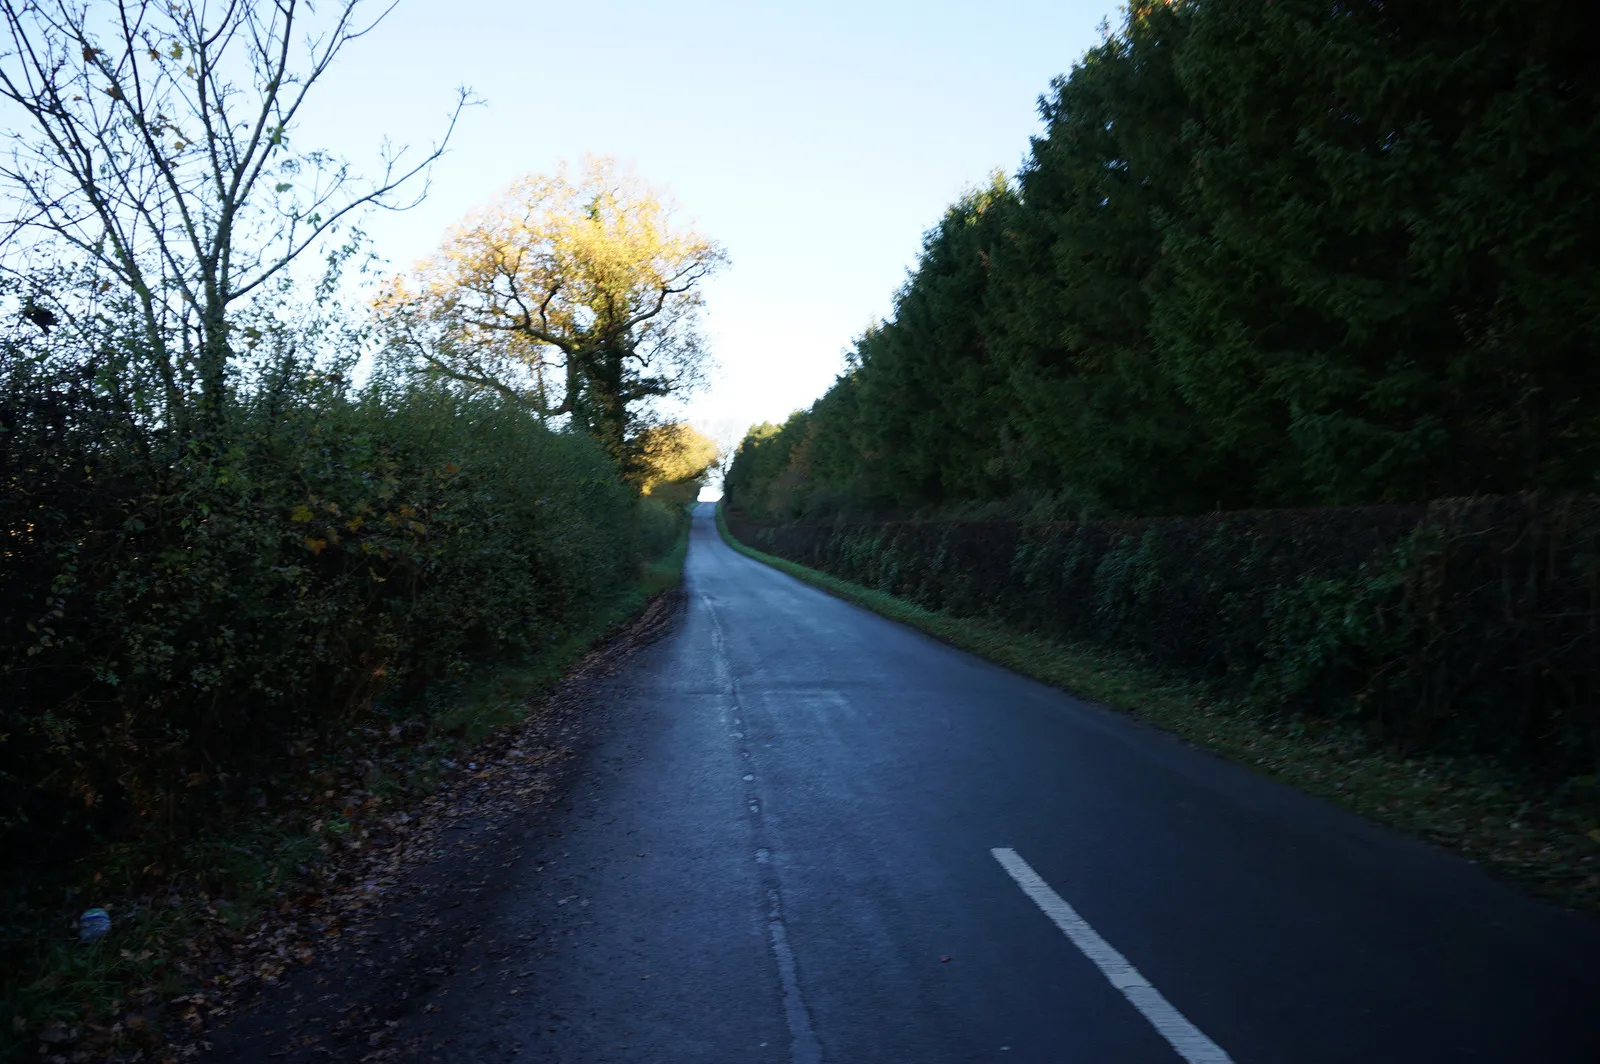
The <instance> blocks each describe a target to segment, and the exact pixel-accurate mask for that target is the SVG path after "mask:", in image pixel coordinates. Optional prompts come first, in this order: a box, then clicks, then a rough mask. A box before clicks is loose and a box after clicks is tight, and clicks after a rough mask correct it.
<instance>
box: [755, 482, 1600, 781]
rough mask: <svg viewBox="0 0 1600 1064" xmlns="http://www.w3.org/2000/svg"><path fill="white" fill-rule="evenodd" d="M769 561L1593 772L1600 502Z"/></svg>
mask: <svg viewBox="0 0 1600 1064" xmlns="http://www.w3.org/2000/svg"><path fill="white" fill-rule="evenodd" d="M727 518H728V524H729V529H730V531H731V532H732V533H733V534H734V535H735V536H736V537H737V538H739V539H741V540H743V541H745V542H747V543H751V544H754V545H757V546H759V547H760V548H761V549H762V550H765V551H768V552H770V553H773V554H777V555H780V556H782V557H785V558H789V559H791V560H793V561H797V562H800V563H802V564H804V565H809V566H812V567H814V568H817V569H821V570H823V571H825V572H828V573H831V574H833V575H835V576H838V577H842V578H844V579H846V580H850V581H853V582H855V583H858V584H863V585H865V586H868V587H873V588H877V589H879V590H882V591H887V592H889V593H891V594H894V595H898V596H900V597H903V598H906V599H909V600H911V601H913V602H916V603H917V604H919V605H922V606H926V607H928V608H931V609H942V610H946V611H948V612H950V613H952V614H954V615H958V616H974V617H982V618H985V619H988V620H992V621H995V622H998V623H1001V624H1004V625H1006V626H1008V627H1010V628H1012V629H1013V630H1016V631H1021V632H1027V633H1036V634H1040V635H1044V636H1049V637H1053V638H1059V639H1071V640H1086V641H1093V642H1099V643H1103V644H1107V645H1111V646H1115V647H1119V648H1122V649H1125V650H1131V651H1134V652H1137V653H1138V654H1140V655H1141V656H1143V657H1144V658H1146V659H1148V660H1150V661H1152V662H1154V663H1157V664H1160V665H1163V666H1167V667H1171V668H1175V669H1179V670H1183V671H1186V672H1188V673H1191V674H1194V675H1197V676H1201V677H1205V678H1209V679H1211V680H1213V681H1215V682H1217V683H1219V684H1221V685H1222V686H1223V687H1224V688H1225V689H1227V690H1231V691H1234V692H1236V693H1239V694H1247V695H1249V696H1250V697H1251V698H1252V699H1253V700H1254V701H1255V702H1256V703H1257V704H1258V705H1259V706H1261V707H1263V708H1264V709H1267V710H1268V711H1269V712H1278V713H1286V714H1287V713H1296V712H1304V713H1311V714H1317V715H1322V716H1324V717H1332V716H1336V715H1338V716H1346V717H1349V718H1351V719H1353V720H1356V721H1359V722H1361V723H1362V724H1363V725H1364V726H1365V727H1367V728H1368V729H1369V730H1370V731H1371V733H1372V734H1373V735H1374V736H1375V737H1378V738H1380V739H1384V740H1387V741H1394V742H1398V743H1401V744H1404V745H1406V746H1408V747H1411V748H1415V749H1419V750H1420V749H1427V750H1443V751H1450V752H1470V753H1475V754H1483V755H1490V756H1492V757H1494V758H1497V759H1499V760H1501V761H1502V762H1504V763H1505V764H1507V765H1511V766H1515V767H1516V768H1518V769H1520V770H1526V771H1529V772H1533V773H1536V774H1539V775H1543V776H1546V777H1550V778H1562V777H1567V776H1580V775H1586V774H1592V773H1594V772H1595V770H1596V767H1597V764H1600V497H1596V496H1582V497H1562V498H1550V497H1543V496H1537V495H1528V496H1518V497H1506V498H1500V497H1490V498H1473V499H1450V500H1441V501H1439V502H1435V503H1432V504H1430V505H1427V506H1403V505H1395V506H1365V507H1335V508H1326V509H1310V510H1264V511H1244V512H1235V513H1225V514H1214V515H1209V516H1202V517H1169V518H1141V519H1119V520H1109V521H1098V522H1078V523H1028V522H1020V521H992V522H980V521H923V522H910V521H904V522H860V521H856V522H852V521H839V522H836V523H828V524H823V523H812V524H788V525H776V524H764V523H760V522H756V521H752V520H750V519H749V518H748V517H747V516H745V515H742V514H740V513H737V512H731V511H730V512H729V513H728V514H727Z"/></svg>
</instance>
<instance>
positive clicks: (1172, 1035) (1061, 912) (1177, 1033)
mask: <svg viewBox="0 0 1600 1064" xmlns="http://www.w3.org/2000/svg"><path fill="white" fill-rule="evenodd" d="M989 852H990V853H992V854H994V859H995V860H996V861H999V862H1000V867H1002V868H1004V869H1005V870H1006V871H1007V872H1009V873H1010V874H1011V878H1012V879H1014V880H1016V881H1017V886H1019V887H1021V888H1022V892H1023V893H1024V894H1026V895H1027V896H1028V897H1030V898H1032V899H1033V903H1034V904H1035V905H1037V906H1038V907H1039V908H1040V909H1042V910H1043V911H1044V914H1045V915H1046V916H1048V917H1049V918H1050V919H1051V920H1053V921H1055V925H1056V926H1057V927H1059V928H1060V929H1061V933H1062V934H1064V935H1066V936H1067V938H1068V940H1069V941H1071V943H1072V944H1073V945H1074V946H1077V947H1078V949H1080V950H1082V951H1083V955H1084V956H1085V957H1088V958H1089V959H1090V960H1091V961H1093V962H1094V966H1095V967H1096V968H1099V969H1100V974H1101V975H1104V976H1105V977H1106V981H1107V982H1109V983H1110V984H1111V985H1112V986H1114V987H1116V988H1117V989H1118V990H1120V991H1122V996H1123V997H1125V998H1127V999H1128V1001H1129V1003H1130V1004H1132V1005H1133V1007H1134V1008H1136V1009H1138V1010H1139V1011H1140V1012H1141V1013H1143V1014H1144V1018H1145V1019H1147V1020H1149V1021H1150V1025H1151V1026H1152V1027H1154V1028H1155V1029H1156V1031H1157V1032H1159V1033H1160V1035H1161V1037H1163V1038H1165V1039H1166V1040H1167V1041H1168V1042H1170V1043H1171V1044H1172V1048H1173V1049H1176V1050H1177V1051H1178V1055H1179V1056H1180V1057H1182V1058H1183V1059H1184V1060H1186V1061H1188V1062H1189V1064H1233V1058H1232V1057H1230V1056H1228V1054H1227V1053H1224V1052H1223V1051H1222V1047H1221V1046H1219V1045H1217V1043H1215V1042H1213V1041H1212V1040H1211V1039H1209V1038H1207V1037H1206V1036H1205V1035H1204V1034H1202V1033H1201V1031H1200V1028H1198V1027H1196V1026H1195V1025H1194V1024H1192V1023H1190V1022H1189V1021H1188V1020H1187V1019H1185V1018H1184V1015H1183V1013H1181V1012H1179V1011H1178V1010H1177V1009H1175V1008H1173V1007H1172V1003H1171V1002H1169V1001H1168V1000H1167V999H1166V998H1164V997H1162V996H1161V991H1159V990H1157V989H1156V988H1155V987H1153V986H1151V985H1150V980H1148V979H1146V978H1145V977H1144V976H1142V975H1140V974H1139V969H1137V968H1135V967H1134V966H1133V965H1131V964H1129V963H1128V958H1126V957H1124V956H1123V955H1122V954H1120V953H1118V952H1117V951H1116V949H1114V948H1113V947H1112V945H1111V943H1109V942H1107V941H1106V940H1105V939H1103V938H1101V937H1100V933H1099V932H1098V931H1096V930H1095V929H1094V928H1092V927H1090V926H1089V923H1088V921H1087V920H1085V919H1084V918H1083V917H1081V916H1079V915H1078V913H1077V910H1075V909H1074V908H1073V907H1072V906H1070V905H1068V904H1067V902H1066V899H1065V898H1063V897H1062V896H1061V895H1059V894H1057V893H1056V892H1055V891H1054V890H1052V889H1051V888H1050V884H1048V883H1046V882H1045V881H1044V880H1043V879H1042V878H1040V876H1039V873H1037V872H1035V871H1034V870H1033V868H1032V866H1030V865H1029V864H1028V862H1027V861H1024V860H1023V859H1022V858H1021V857H1020V856H1018V855H1017V851H1016V850H1012V849H1007V848H1005V847H996V848H995V849H992V850H990V851H989Z"/></svg>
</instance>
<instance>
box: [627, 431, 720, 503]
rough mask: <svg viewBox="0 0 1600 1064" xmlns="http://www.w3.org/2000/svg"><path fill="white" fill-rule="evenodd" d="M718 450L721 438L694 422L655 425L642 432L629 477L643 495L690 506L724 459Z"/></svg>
mask: <svg viewBox="0 0 1600 1064" xmlns="http://www.w3.org/2000/svg"><path fill="white" fill-rule="evenodd" d="M718 450H719V449H718V447H717V441H715V440H713V439H712V438H711V437H710V436H707V435H706V434H705V433H703V432H701V431H700V430H699V429H697V428H695V427H694V426H693V425H689V424H687V423H685V422H682V421H673V422H668V423H666V424H661V425H652V426H650V427H649V428H647V429H644V430H643V431H641V432H640V433H639V436H638V446H637V458H636V460H635V465H634V470H633V472H632V474H631V475H630V477H629V479H630V480H631V481H632V483H633V484H634V485H635V486H636V487H637V488H638V489H639V494H641V495H648V496H650V497H652V498H657V499H661V500H663V501H665V502H671V503H678V504H680V505H685V506H687V505H688V504H689V503H691V502H694V501H695V499H696V498H698V497H699V495H700V488H701V486H702V485H703V484H704V483H705V479H706V477H707V476H708V475H709V474H710V472H711V471H712V470H713V469H715V468H716V467H717V466H718V465H719V464H720V463H721V455H720V454H719V453H718Z"/></svg>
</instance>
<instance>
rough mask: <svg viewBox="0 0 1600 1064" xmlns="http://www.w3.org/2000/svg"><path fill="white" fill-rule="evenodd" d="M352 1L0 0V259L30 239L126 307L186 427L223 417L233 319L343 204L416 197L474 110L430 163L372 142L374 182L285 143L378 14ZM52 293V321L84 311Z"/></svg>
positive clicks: (94, 292) (91, 294)
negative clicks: (3, 194)
mask: <svg viewBox="0 0 1600 1064" xmlns="http://www.w3.org/2000/svg"><path fill="white" fill-rule="evenodd" d="M364 6H365V5H364V4H363V2H362V0H341V2H339V3H336V4H335V5H333V10H332V11H331V12H330V11H328V9H327V8H326V7H324V8H322V9H321V10H320V11H319V10H316V9H315V8H314V6H313V4H311V3H310V2H308V0H220V2H215V3H207V2H206V0H116V2H114V3H107V2H105V0H100V2H87V0H71V2H69V0H0V16H3V19H4V29H3V32H0V106H5V105H9V106H7V107H6V109H8V110H10V111H11V115H10V116H9V117H10V119H11V120H10V121H8V122H7V123H6V126H5V129H6V132H5V133H4V135H5V136H6V137H8V138H9V140H10V150H9V152H8V153H6V155H5V157H4V158H3V159H0V185H3V186H5V188H6V189H7V191H8V192H9V193H10V194H11V196H12V198H13V200H14V201H15V204H16V214H15V216H14V217H13V218H12V219H11V220H10V226H9V229H7V230H5V231H3V232H0V246H3V247H4V248H5V249H6V251H7V252H8V253H9V254H7V255H6V257H5V260H4V261H3V264H0V268H4V269H8V270H11V271H14V272H22V273H26V272H27V270H28V263H27V261H26V259H27V257H28V256H29V255H31V254H34V253H36V250H37V249H38V248H39V247H41V246H51V245H53V246H54V247H56V248H57V249H65V250H66V251H67V252H68V254H69V255H70V256H73V257H75V259H76V261H77V262H78V263H79V265H81V266H82V267H84V268H86V269H87V270H88V271H89V273H90V287H89V291H88V292H87V293H86V296H87V298H89V299H90V300H91V301H92V300H93V299H94V298H96V297H109V298H113V299H115V300H116V301H117V302H118V303H120V304H124V305H130V304H131V307H132V308H133V310H134V317H135V318H136V319H137V320H138V326H139V332H140V337H139V339H140V342H141V346H143V347H145V348H147V351H146V354H147V357H149V358H150V359H151V360H152V362H153V364H154V367H155V372H156V374H157V375H158V376H159V378H160V380H161V382H162V386H163V388H164V389H165V392H166V405H167V406H168V408H169V409H170V410H171V411H172V412H173V413H174V415H177V414H179V413H180V412H183V411H185V409H186V408H188V409H191V410H193V411H194V412H196V413H198V414H199V415H200V416H199V418H198V419H197V420H196V421H195V422H194V424H195V425H196V427H197V428H202V429H203V428H207V427H213V426H215V424H216V423H217V421H218V419H220V417H221V414H222V411H223V409H224V407H225V400H226V395H227V389H228V384H229V362H230V357H231V356H232V354H233V353H234V349H233V343H232V340H231V337H230V310H231V309H232V308H234V307H235V306H236V305H238V304H240V302H241V301H246V300H249V299H251V298H252V297H255V296H258V295H260V294H262V293H263V291H264V290H265V289H266V288H267V286H268V285H269V284H271V283H272V282H274V280H275V279H278V280H281V279H282V278H283V277H284V276H285V271H286V270H287V268H288V267H289V265H290V264H291V263H292V262H293V261H294V260H295V259H296V258H297V257H299V256H300V255H302V254H303V253H304V252H306V251H307V250H308V249H310V248H312V247H313V246H315V245H317V244H318V242H319V241H321V240H323V239H324V238H325V237H327V236H328V235H329V232H330V230H331V229H332V228H333V227H335V226H337V225H339V224H340V223H341V222H343V221H346V220H347V219H349V218H350V216H351V215H352V213H353V212H355V211H358V210H360V209H361V208H364V207H387V208H393V209H404V208H405V207H407V206H411V205H413V204H414V203H415V202H416V201H417V200H418V199H420V198H421V195H422V194H423V193H425V192H426V172H427V170H428V168H429V166H430V164H431V163H433V161H434V160H436V159H437V158H438V157H439V155H440V154H441V153H442V152H443V151H444V146H445V144H446V142H447V141H448V140H449V136H450V133H451V132H452V131H453V130H454V128H455V123H456V120H457V118H458V117H459V116H460V114H461V110H462V108H463V107H464V106H466V104H467V103H468V102H470V101H469V97H468V93H467V91H466V90H465V89H462V90H460V91H459V93H458V96H457V99H456V101H455V106H454V109H453V110H452V112H451V113H450V115H449V118H448V123H447V126H446V129H445V133H444V136H443V137H442V138H441V139H440V140H439V141H438V143H436V144H435V145H433V146H432V147H431V148H430V149H428V150H427V151H426V152H422V153H420V154H413V153H411V152H410V151H409V150H408V149H406V148H403V147H402V148H394V147H391V146H390V145H388V143H387V142H386V143H385V146H384V149H383V152H382V167H381V172H380V173H379V175H378V176H377V177H375V178H371V179H362V178H360V177H358V176H357V175H356V174H355V173H353V172H352V170H351V168H350V166H349V164H348V163H347V162H344V161H342V160H339V159H336V158H334V157H332V156H330V155H329V154H327V153H325V152H320V151H301V150H296V149H295V147H294V146H293V145H292V143H291V142H292V132H293V130H294V127H295V121H296V119H297V118H298V117H299V116H300V115H301V114H302V110H303V108H304V107H305V104H306V100H307V97H308V96H309V95H310V93H311V90H312V89H313V87H314V86H315V85H316V84H317V82H318V80H319V79H320V78H321V77H322V75H323V74H325V73H326V72H327V70H328V68H329V66H330V65H331V64H332V63H333V61H334V59H335V58H336V57H337V56H338V54H339V52H340V51H341V50H342V49H343V48H344V46H345V45H347V44H349V43H350V42H351V41H354V40H357V39H359V38H360V37H362V36H364V35H365V34H367V33H369V32H370V31H371V30H372V29H373V28H374V27H375V26H376V25H377V23H378V22H379V21H381V20H382V19H383V17H384V16H385V15H387V14H388V12H389V11H390V10H392V5H390V6H388V7H385V8H383V9H382V10H379V11H376V12H375V13H373V14H372V15H371V17H363V14H362V12H361V11H360V10H359V9H361V8H363V7H364ZM418 179H420V180H418ZM405 190H412V191H413V192H414V194H413V195H411V196H409V197H408V198H404V199H402V198H401V196H400V194H401V193H402V191H405ZM80 294H84V293H80ZM48 298H49V297H48V296H47V295H46V294H45V293H43V292H40V293H37V294H36V295H35V296H34V298H33V299H32V300H31V301H30V303H29V306H30V307H33V306H35V305H36V304H41V305H42V304H43V303H44V302H46V301H48ZM55 302H56V304H57V305H56V306H55V310H54V312H53V314H52V316H56V315H60V316H63V317H71V316H72V315H73V314H75V313H80V312H81V311H82V309H83V306H85V305H88V304H83V303H80V304H79V305H78V306H77V307H76V308H75V307H73V306H71V305H69V303H68V301H66V300H63V299H61V298H59V297H58V298H57V299H56V300H55ZM41 309H46V308H42V307H41ZM191 381H192V382H194V385H197V387H192V386H191V384H190V382H191Z"/></svg>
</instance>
